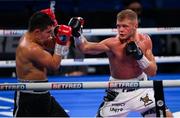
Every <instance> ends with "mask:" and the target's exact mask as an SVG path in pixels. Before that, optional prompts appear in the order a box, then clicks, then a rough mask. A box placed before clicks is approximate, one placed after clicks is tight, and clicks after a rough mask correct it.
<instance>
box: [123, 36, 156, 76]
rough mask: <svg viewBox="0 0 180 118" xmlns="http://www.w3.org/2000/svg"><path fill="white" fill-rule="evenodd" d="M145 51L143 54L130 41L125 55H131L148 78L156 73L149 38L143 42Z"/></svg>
mask: <svg viewBox="0 0 180 118" xmlns="http://www.w3.org/2000/svg"><path fill="white" fill-rule="evenodd" d="M144 44H145V45H146V49H145V51H144V52H143V51H142V50H141V48H140V47H138V45H137V44H136V43H135V42H134V41H131V42H129V43H128V44H127V45H126V54H127V55H132V56H133V57H134V58H135V59H136V60H137V63H138V65H139V67H140V68H141V69H142V70H143V71H144V72H145V73H146V74H147V75H149V76H154V75H155V74H156V71H157V65H156V62H155V58H154V55H153V53H152V42H151V39H150V37H148V38H147V39H145V40H144Z"/></svg>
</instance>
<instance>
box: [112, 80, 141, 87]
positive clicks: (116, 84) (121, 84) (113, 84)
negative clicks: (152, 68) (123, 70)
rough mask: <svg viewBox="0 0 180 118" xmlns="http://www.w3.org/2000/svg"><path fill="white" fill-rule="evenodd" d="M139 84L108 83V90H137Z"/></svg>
mask: <svg viewBox="0 0 180 118" xmlns="http://www.w3.org/2000/svg"><path fill="white" fill-rule="evenodd" d="M139 86H140V82H117V81H115V82H109V88H113V87H116V88H139Z"/></svg>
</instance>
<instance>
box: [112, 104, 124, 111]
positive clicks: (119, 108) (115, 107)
mask: <svg viewBox="0 0 180 118" xmlns="http://www.w3.org/2000/svg"><path fill="white" fill-rule="evenodd" d="M124 106H125V103H118V104H112V107H110V111H112V112H115V113H117V112H120V111H123V107H124Z"/></svg>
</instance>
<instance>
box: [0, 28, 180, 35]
mask: <svg viewBox="0 0 180 118" xmlns="http://www.w3.org/2000/svg"><path fill="white" fill-rule="evenodd" d="M138 31H139V32H141V33H147V34H150V35H151V34H180V27H159V28H138ZM24 32H26V30H25V29H22V30H16V29H9V30H7V29H0V36H11V37H19V36H22V35H23V33H24ZM116 33H117V30H116V28H107V29H100V28H99V29H83V34H84V35H85V36H108V35H116Z"/></svg>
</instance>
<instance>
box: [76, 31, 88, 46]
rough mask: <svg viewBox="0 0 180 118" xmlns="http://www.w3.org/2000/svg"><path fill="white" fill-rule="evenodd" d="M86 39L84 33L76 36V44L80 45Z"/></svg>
mask: <svg viewBox="0 0 180 118" xmlns="http://www.w3.org/2000/svg"><path fill="white" fill-rule="evenodd" d="M84 41H85V38H84V36H83V35H82V34H81V35H80V36H79V37H74V43H75V46H78V45H80V44H82V43H84Z"/></svg>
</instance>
